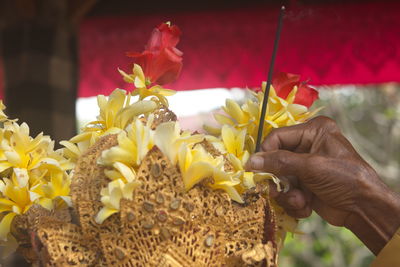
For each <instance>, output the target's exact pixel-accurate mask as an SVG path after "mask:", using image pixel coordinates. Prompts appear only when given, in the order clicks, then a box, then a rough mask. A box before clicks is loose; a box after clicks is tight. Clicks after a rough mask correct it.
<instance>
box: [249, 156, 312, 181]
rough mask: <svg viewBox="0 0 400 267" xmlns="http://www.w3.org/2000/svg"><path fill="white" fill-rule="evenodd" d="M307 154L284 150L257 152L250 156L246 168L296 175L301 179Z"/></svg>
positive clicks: (277, 174)
mask: <svg viewBox="0 0 400 267" xmlns="http://www.w3.org/2000/svg"><path fill="white" fill-rule="evenodd" d="M308 157H309V156H308V154H297V153H293V152H290V151H286V150H277V151H272V152H258V153H256V154H254V155H253V156H251V157H250V160H249V161H248V163H247V164H246V169H248V170H250V171H253V172H269V173H273V174H275V175H276V176H278V177H282V176H296V177H298V178H299V179H300V180H301V177H300V176H302V174H303V169H304V167H305V165H306V162H307V159H308Z"/></svg>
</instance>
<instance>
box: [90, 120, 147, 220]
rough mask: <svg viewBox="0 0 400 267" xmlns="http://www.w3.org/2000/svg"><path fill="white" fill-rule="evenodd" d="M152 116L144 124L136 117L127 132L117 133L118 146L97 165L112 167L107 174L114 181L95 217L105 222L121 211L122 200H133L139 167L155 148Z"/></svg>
mask: <svg viewBox="0 0 400 267" xmlns="http://www.w3.org/2000/svg"><path fill="white" fill-rule="evenodd" d="M152 124H153V115H150V116H149V117H148V119H147V122H146V123H145V124H144V123H143V122H142V121H141V120H140V119H138V118H136V119H135V121H133V122H132V123H131V124H130V125H129V126H128V127H126V129H125V131H122V132H120V133H119V134H118V137H117V139H118V145H117V146H114V147H112V148H110V149H107V150H105V151H103V152H102V154H101V156H100V158H99V159H98V161H97V162H98V164H101V165H104V166H107V167H109V169H106V170H105V171H104V173H105V175H106V176H107V177H108V178H109V179H110V180H111V181H110V182H109V183H108V185H107V187H106V188H103V189H102V191H101V196H102V197H101V202H102V203H103V208H102V209H101V210H100V211H99V213H98V214H97V217H96V222H97V223H99V224H100V223H103V221H104V220H105V219H107V218H108V217H109V216H111V215H112V214H114V213H116V212H119V208H120V207H119V202H120V200H121V199H122V198H126V199H132V195H133V191H134V189H135V188H136V187H137V186H138V185H139V184H140V182H139V181H137V180H136V170H135V169H136V168H138V167H139V165H140V163H141V162H142V160H143V158H144V157H145V156H146V154H147V153H148V152H149V150H150V149H151V148H152V147H153V146H154V138H153V136H154V131H153V130H152V129H151V125H152Z"/></svg>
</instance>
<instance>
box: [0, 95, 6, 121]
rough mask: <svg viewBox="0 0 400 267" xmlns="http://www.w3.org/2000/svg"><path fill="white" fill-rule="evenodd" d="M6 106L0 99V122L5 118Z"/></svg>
mask: <svg viewBox="0 0 400 267" xmlns="http://www.w3.org/2000/svg"><path fill="white" fill-rule="evenodd" d="M5 109H6V106H5V105H4V104H3V101H2V100H0V122H2V121H5V120H7V115H6V114H5V113H4V110H5Z"/></svg>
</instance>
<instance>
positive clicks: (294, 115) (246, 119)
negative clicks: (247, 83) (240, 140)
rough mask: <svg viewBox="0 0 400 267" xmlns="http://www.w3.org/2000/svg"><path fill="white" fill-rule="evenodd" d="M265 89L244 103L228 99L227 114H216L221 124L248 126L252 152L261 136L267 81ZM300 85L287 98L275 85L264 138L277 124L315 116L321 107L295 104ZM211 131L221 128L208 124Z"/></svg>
mask: <svg viewBox="0 0 400 267" xmlns="http://www.w3.org/2000/svg"><path fill="white" fill-rule="evenodd" d="M262 89H263V90H262V91H261V92H259V93H255V92H251V93H252V95H253V98H252V99H248V100H247V101H246V102H245V103H244V104H243V105H241V106H240V105H239V104H238V103H236V102H235V101H233V100H229V99H228V100H226V104H225V106H224V107H222V109H223V110H224V112H225V115H224V114H218V113H217V114H215V115H214V117H215V119H216V120H217V122H218V123H220V124H221V125H230V126H233V127H234V128H236V129H238V130H241V129H246V131H247V136H246V138H245V139H246V146H247V149H248V150H249V152H250V153H253V152H254V148H255V147H254V143H255V139H256V138H257V131H258V126H259V119H260V115H261V108H262V99H263V96H264V91H265V82H264V83H263V85H262ZM296 92H297V87H294V88H293V90H292V91H291V92H290V94H289V95H288V96H287V98H286V99H283V98H280V97H279V96H277V94H276V92H275V90H274V88H273V87H271V90H270V94H269V99H268V106H267V111H266V116H265V120H264V131H263V138H265V137H266V136H267V134H268V133H269V132H270V131H271V130H272V129H273V128H279V127H283V126H290V125H294V124H299V123H302V122H305V121H306V120H308V119H309V118H311V117H312V116H314V115H315V114H316V113H317V112H318V111H319V110H320V109H317V110H314V111H312V112H311V111H308V109H307V107H305V106H302V105H299V104H294V99H295V95H296ZM204 128H205V129H206V130H207V131H208V132H209V133H211V134H214V135H219V134H221V128H215V127H211V126H205V127H204Z"/></svg>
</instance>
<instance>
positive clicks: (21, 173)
mask: <svg viewBox="0 0 400 267" xmlns="http://www.w3.org/2000/svg"><path fill="white" fill-rule="evenodd" d="M0 141H1V142H0V174H1V177H2V178H1V180H0V212H2V213H3V215H4V217H3V218H2V220H1V222H0V240H2V242H3V244H4V242H6V243H7V242H8V241H10V242H11V241H12V240H13V238H12V236H10V225H11V222H12V220H13V218H14V217H15V216H16V215H18V214H23V213H25V212H27V211H28V210H29V208H30V207H31V206H32V205H33V204H35V203H36V204H39V205H42V206H43V207H44V208H47V209H49V210H53V209H58V208H63V207H66V206H67V205H71V201H70V197H69V191H70V176H69V174H68V173H67V171H68V170H70V169H71V168H72V167H73V165H72V164H71V162H70V161H68V160H67V159H66V158H64V156H63V155H62V151H61V150H58V151H54V142H53V141H52V140H51V139H50V137H48V136H44V135H43V134H39V135H38V136H36V137H35V138H32V137H31V136H30V135H29V127H28V125H27V124H26V123H22V124H21V125H18V124H17V123H16V122H15V121H5V122H4V128H1V129H0Z"/></svg>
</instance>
